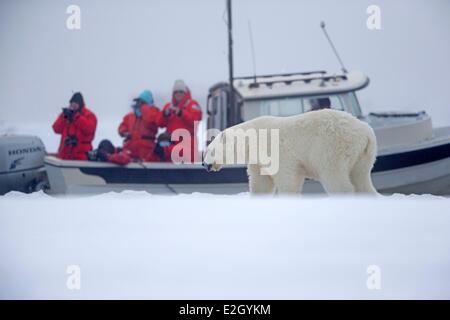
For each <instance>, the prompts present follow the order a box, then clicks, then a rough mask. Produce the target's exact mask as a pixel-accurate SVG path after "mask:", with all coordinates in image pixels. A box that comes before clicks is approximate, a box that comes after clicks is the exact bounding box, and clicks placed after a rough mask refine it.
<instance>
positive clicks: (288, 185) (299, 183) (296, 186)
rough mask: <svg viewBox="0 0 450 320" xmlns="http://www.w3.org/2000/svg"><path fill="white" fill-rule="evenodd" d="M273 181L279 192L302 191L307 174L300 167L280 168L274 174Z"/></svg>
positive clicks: (292, 192)
mask: <svg viewBox="0 0 450 320" xmlns="http://www.w3.org/2000/svg"><path fill="white" fill-rule="evenodd" d="M273 181H274V184H275V189H276V190H277V193H278V194H295V193H301V192H302V189H303V184H304V182H305V175H304V173H303V172H302V171H301V170H299V169H291V170H286V169H280V170H279V171H278V173H277V174H275V175H274V176H273Z"/></svg>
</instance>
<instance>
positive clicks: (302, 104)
mask: <svg viewBox="0 0 450 320" xmlns="http://www.w3.org/2000/svg"><path fill="white" fill-rule="evenodd" d="M368 84H369V79H368V78H367V77H366V76H365V75H364V74H362V73H360V72H350V73H345V74H334V75H331V74H327V73H326V72H325V71H313V72H299V73H289V74H276V75H263V76H254V77H240V78H235V79H234V91H235V97H234V101H235V103H234V105H233V106H232V105H231V104H230V103H229V101H230V87H229V85H228V84H227V83H218V84H216V85H214V86H213V87H211V88H210V90H209V95H208V102H207V113H208V129H209V128H216V129H220V130H223V129H225V128H227V127H230V126H233V125H235V124H238V123H240V122H243V121H248V120H251V119H254V118H257V117H260V116H265V115H272V116H293V115H296V114H301V113H304V112H308V111H311V110H315V109H317V108H320V106H319V103H318V101H321V99H323V98H325V99H328V101H329V104H330V107H331V108H333V109H336V110H342V111H347V112H349V113H351V114H353V115H354V116H356V117H358V118H360V117H362V113H361V108H360V105H359V102H358V98H357V97H356V94H355V91H357V90H360V89H363V88H365V87H366V86H367V85H368Z"/></svg>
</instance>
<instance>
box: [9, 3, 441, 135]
mask: <svg viewBox="0 0 450 320" xmlns="http://www.w3.org/2000/svg"><path fill="white" fill-rule="evenodd" d="M70 4H77V5H79V6H80V8H81V23H82V25H81V27H82V28H81V30H79V31H71V30H68V29H67V28H66V19H67V17H68V15H67V14H66V8H67V6H69V5H70ZM371 4H376V5H379V6H380V8H381V19H382V20H381V23H382V29H381V30H379V31H371V30H368V29H367V27H366V19H367V17H368V15H367V14H366V8H367V7H368V6H369V5H371ZM224 11H225V0H191V1H182V0H164V1H162V0H158V1H156V0H152V1H148V0H146V1H144V0H142V1H138V0H134V1H106V0H89V1H88V0H71V1H65V0H58V1H56V0H39V1H24V0H19V1H17V0H1V2H0V40H1V42H0V46H1V47H0V121H1V122H3V123H16V124H17V123H19V124H20V123H30V122H40V123H42V125H44V126H46V125H48V126H50V125H51V123H52V121H53V120H54V118H55V117H56V115H57V113H58V112H59V111H60V108H61V107H63V106H65V105H66V104H67V101H68V100H69V98H70V96H71V94H72V91H77V90H81V91H82V92H83V93H84V95H85V99H86V102H87V104H88V106H89V107H90V108H91V109H92V110H94V111H95V112H96V114H97V115H98V117H99V119H100V122H101V121H117V123H119V121H120V119H121V117H122V116H123V114H124V113H125V112H127V111H128V110H129V109H128V108H129V105H130V103H131V98H132V97H133V96H135V95H137V94H138V93H139V91H141V90H142V89H144V88H149V89H151V90H152V91H153V92H154V94H155V96H156V102H157V104H158V105H159V106H160V107H161V106H162V104H163V103H164V102H165V101H166V100H167V99H169V95H170V90H171V86H172V83H173V81H174V80H175V79H177V78H183V79H185V80H186V82H187V83H188V85H189V86H190V87H191V89H192V91H193V95H194V97H195V98H197V99H198V100H199V101H200V102H201V103H202V104H204V103H205V98H206V95H207V89H208V87H209V86H211V85H212V84H214V83H215V82H217V81H222V80H226V79H227V55H226V54H227V38H226V36H227V35H226V25H225V22H224V20H223V18H224ZM233 19H234V24H235V29H234V37H235V71H236V75H248V74H251V73H252V72H253V71H252V60H251V51H250V44H249V32H248V21H251V24H252V29H253V37H254V43H255V49H256V65H257V73H260V74H262V73H276V72H283V71H284V72H288V71H303V70H314V69H325V70H328V71H332V72H334V71H339V65H338V63H337V61H336V59H335V57H334V56H333V54H332V51H331V50H330V48H329V47H328V44H327V42H326V40H325V38H324V37H323V35H322V33H321V30H320V28H319V22H320V21H321V20H325V21H326V22H327V26H328V31H329V33H330V35H331V36H332V38H333V40H334V42H335V43H336V46H337V48H338V50H339V51H340V54H341V56H342V58H343V60H344V62H345V64H346V66H347V69H349V70H360V71H363V72H365V73H366V74H367V75H368V76H369V77H370V78H371V84H370V86H369V87H368V88H367V89H365V90H363V91H361V92H360V93H359V97H360V101H361V103H362V108H363V110H364V111H366V112H368V111H382V110H391V109H395V110H422V109H425V110H428V112H429V113H430V114H431V115H432V116H433V120H434V123H435V124H436V125H450V90H449V88H450V85H449V75H450V62H449V57H450V41H449V39H450V1H448V0H433V1H430V0H428V1H427V0H389V1H387V0H376V1H373V0H372V1H365V0H346V1H339V2H337V1H333V0H319V1H317V0H316V1H301V0H297V1H294V0H279V1H267V0H263V1H261V0H259V1H257V0H240V1H234V16H233Z"/></svg>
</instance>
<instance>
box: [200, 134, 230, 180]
mask: <svg viewBox="0 0 450 320" xmlns="http://www.w3.org/2000/svg"><path fill="white" fill-rule="evenodd" d="M224 151H225V134H224V132H221V133H219V134H218V135H217V136H216V137H215V138H214V140H213V141H211V143H210V144H209V145H208V147H207V149H206V152H205V153H203V155H202V165H203V167H205V169H206V170H207V171H208V172H209V171H219V170H220V169H222V166H223V163H224V154H225V152H224Z"/></svg>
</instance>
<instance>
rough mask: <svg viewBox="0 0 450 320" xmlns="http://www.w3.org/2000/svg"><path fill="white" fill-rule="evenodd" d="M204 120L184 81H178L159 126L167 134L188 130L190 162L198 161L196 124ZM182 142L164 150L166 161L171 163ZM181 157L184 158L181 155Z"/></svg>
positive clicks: (164, 109) (163, 111)
mask: <svg viewBox="0 0 450 320" xmlns="http://www.w3.org/2000/svg"><path fill="white" fill-rule="evenodd" d="M201 119H202V109H201V108H200V105H199V103H198V102H197V101H196V100H194V99H192V97H191V92H190V90H189V88H188V87H187V85H186V84H185V83H184V81H183V80H176V81H175V84H174V86H173V90H172V101H171V102H169V103H167V104H166V105H165V106H164V108H163V110H162V113H161V116H160V118H159V121H158V125H159V127H161V128H166V133H167V134H170V135H171V134H172V133H173V132H174V131H175V130H177V129H186V130H187V131H188V132H189V134H190V136H191V155H190V160H191V161H190V162H192V163H193V162H194V161H195V160H196V158H197V157H196V156H197V153H198V151H197V150H198V148H197V132H196V126H195V125H194V124H195V122H197V121H200V120H201ZM181 141H182V140H180V141H178V142H175V143H172V144H171V145H169V146H167V147H165V148H164V158H165V161H171V154H172V150H173V148H174V147H175V145H176V144H178V143H180V142H181ZM180 156H183V155H182V154H180Z"/></svg>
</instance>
